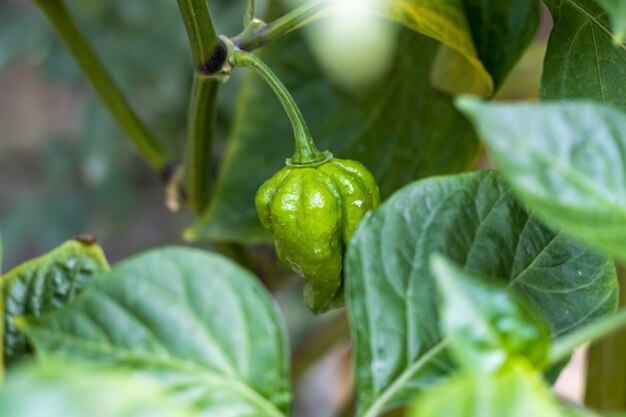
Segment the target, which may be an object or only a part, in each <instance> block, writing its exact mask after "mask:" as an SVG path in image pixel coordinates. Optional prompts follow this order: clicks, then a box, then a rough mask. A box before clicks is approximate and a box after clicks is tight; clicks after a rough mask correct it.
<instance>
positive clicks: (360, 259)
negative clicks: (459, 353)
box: [345, 171, 617, 417]
mask: <svg viewBox="0 0 626 417" xmlns="http://www.w3.org/2000/svg"><path fill="white" fill-rule="evenodd" d="M435 252H439V253H441V254H442V255H444V256H446V257H448V258H449V259H451V260H452V261H454V262H456V263H457V264H459V265H463V269H464V270H465V271H467V272H469V273H472V274H474V275H477V276H481V277H485V279H489V280H493V281H494V282H499V283H501V284H506V285H508V286H509V287H511V288H512V289H515V290H516V291H517V292H518V293H520V294H521V295H522V296H523V297H524V298H525V299H526V300H527V301H528V302H529V303H530V304H531V305H532V306H534V307H535V308H537V309H538V311H540V312H541V314H542V315H543V316H544V317H545V318H546V319H547V321H548V322H549V324H550V327H551V331H552V336H553V337H558V336H559V335H562V334H566V333H568V332H571V331H573V330H574V329H576V328H577V327H579V326H581V325H582V324H584V323H586V322H589V321H591V320H594V319H595V318H597V317H600V316H603V315H604V314H606V313H608V312H611V311H614V310H615V307H616V300H617V283H616V276H615V268H614V266H613V264H612V262H611V260H610V259H608V258H607V257H605V256H602V255H600V254H598V253H597V252H595V251H593V250H591V249H589V248H588V247H586V246H584V245H581V244H579V243H577V242H576V241H574V240H572V239H571V238H569V237H567V236H566V235H564V234H562V233H558V232H556V231H554V230H551V229H549V228H548V227H546V226H545V225H543V224H542V223H540V222H539V221H538V220H537V219H536V218H534V217H533V216H531V215H529V213H528V212H527V211H526V210H525V209H524V207H523V206H522V205H521V204H520V203H519V202H518V201H517V200H516V199H515V198H514V196H513V193H512V192H511V189H510V188H509V187H508V186H507V185H506V184H505V183H504V181H503V180H502V179H501V178H500V177H499V176H498V175H497V174H496V173H494V172H491V171H481V172H476V173H471V174H464V175H458V176H448V177H436V178H431V179H427V180H423V181H419V182H416V183H414V184H411V185H409V186H407V187H405V188H404V189H402V190H401V191H399V192H397V193H396V194H394V195H393V196H392V197H391V198H390V199H389V200H388V201H387V202H385V203H384V204H383V205H382V206H381V207H380V208H379V209H377V210H375V211H374V212H372V213H371V214H370V215H368V216H366V218H365V220H364V221H363V222H362V223H361V226H359V228H358V229H357V231H356V233H355V235H354V237H353V239H352V242H351V246H350V248H349V249H348V254H347V261H346V275H345V283H346V284H345V285H346V297H347V300H346V302H347V307H348V313H349V318H350V323H351V326H352V336H353V343H354V352H355V362H356V370H355V372H356V375H355V381H356V386H357V389H358V394H359V401H360V404H361V414H363V413H365V415H367V416H368V417H370V416H374V415H376V413H378V412H380V411H382V410H384V409H385V408H388V407H390V406H392V405H397V404H400V403H403V402H405V401H407V400H408V399H410V398H412V397H413V395H414V394H415V393H416V392H417V391H419V390H421V389H423V388H425V387H427V386H429V385H430V384H432V383H433V381H435V380H437V379H439V378H440V377H442V376H444V375H447V374H448V373H449V372H451V371H452V370H454V367H453V366H452V365H451V362H450V361H449V359H448V357H447V355H446V352H445V347H446V346H445V342H442V336H441V332H440V330H439V328H440V324H439V315H438V313H437V311H438V305H437V300H436V297H435V296H434V295H435V291H436V290H435V286H434V285H435V284H434V280H433V278H432V274H431V272H430V270H429V258H430V256H431V255H432V254H433V253H435Z"/></svg>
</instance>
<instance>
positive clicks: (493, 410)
mask: <svg viewBox="0 0 626 417" xmlns="http://www.w3.org/2000/svg"><path fill="white" fill-rule="evenodd" d="M409 416H412V417H530V416H537V417H538V416H541V417H561V416H562V414H561V409H560V407H559V405H558V403H557V402H556V401H555V399H554V398H553V397H552V395H551V394H550V390H549V389H548V387H547V386H546V383H545V382H544V380H543V378H542V376H541V374H540V373H538V372H536V371H534V370H533V369H531V368H530V367H528V366H525V365H524V364H523V363H521V364H517V366H516V367H515V368H513V369H512V370H511V371H509V372H506V373H501V374H498V375H489V376H486V375H480V374H465V375H459V376H457V377H454V378H451V379H450V380H447V381H445V382H443V383H442V384H440V385H438V386H437V387H436V388H434V389H432V390H430V391H427V392H426V393H424V395H421V396H420V397H419V398H418V399H417V401H416V402H415V404H414V407H413V408H412V410H411V412H410V413H409Z"/></svg>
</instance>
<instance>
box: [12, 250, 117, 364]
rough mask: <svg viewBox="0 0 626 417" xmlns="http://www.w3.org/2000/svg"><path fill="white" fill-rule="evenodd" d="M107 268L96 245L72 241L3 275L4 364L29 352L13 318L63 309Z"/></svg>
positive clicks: (34, 315) (28, 347)
mask: <svg viewBox="0 0 626 417" xmlns="http://www.w3.org/2000/svg"><path fill="white" fill-rule="evenodd" d="M108 268H109V267H108V264H107V261H106V259H105V257H104V254H103V253H102V250H101V249H100V247H99V246H98V245H96V244H94V243H91V242H88V241H84V240H71V241H69V242H66V243H65V244H63V245H61V246H59V247H58V248H56V249H55V250H53V251H52V252H49V253H47V254H46V255H44V256H42V257H39V258H36V259H33V260H31V261H29V262H26V263H24V264H22V265H20V266H18V267H17V268H15V269H13V270H11V271H9V272H7V273H6V274H5V275H2V276H1V277H0V286H1V288H2V301H3V303H4V309H3V313H4V316H3V321H4V326H5V332H4V335H3V341H4V362H5V363H6V364H7V365H11V364H12V363H14V362H15V361H17V360H18V359H20V357H22V356H24V355H26V354H27V353H29V351H30V346H29V345H28V343H27V342H26V338H25V337H24V336H23V335H22V334H20V333H19V331H18V330H17V328H16V326H15V323H14V320H13V319H14V318H16V317H18V316H32V317H38V316H40V315H42V314H46V313H49V312H51V311H54V310H56V309H58V308H61V307H63V306H64V305H65V304H67V303H68V302H69V301H71V300H72V299H73V298H74V297H75V296H76V294H77V293H78V292H79V291H80V290H81V289H82V288H83V287H84V286H85V284H86V283H87V281H88V280H89V279H90V278H91V277H93V276H94V275H96V274H99V273H101V272H104V271H106V270H108Z"/></svg>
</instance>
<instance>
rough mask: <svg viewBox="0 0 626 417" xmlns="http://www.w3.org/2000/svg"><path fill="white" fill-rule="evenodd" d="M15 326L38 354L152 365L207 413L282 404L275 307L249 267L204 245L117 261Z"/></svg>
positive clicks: (285, 390)
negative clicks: (56, 306) (69, 296)
mask: <svg viewBox="0 0 626 417" xmlns="http://www.w3.org/2000/svg"><path fill="white" fill-rule="evenodd" d="M24 329H25V331H26V333H27V335H28V337H29V338H30V339H31V340H32V342H33V343H34V345H35V347H36V350H37V353H38V354H40V355H41V356H42V357H47V356H50V355H53V356H62V357H65V358H67V359H71V360H73V361H89V362H96V363H105V364H115V365H118V366H120V367H125V368H129V369H133V370H143V371H152V374H154V375H158V376H159V377H160V378H161V379H162V380H163V381H165V382H167V383H169V384H170V385H171V387H172V389H176V390H177V391H180V392H181V395H185V396H187V398H188V401H189V402H190V403H193V405H194V406H195V407H197V408H199V409H202V410H203V411H204V412H207V413H215V415H220V416H221V415H229V416H257V415H264V416H265V415H267V416H282V415H283V412H281V411H279V410H283V411H286V410H287V409H288V408H289V404H290V393H289V382H288V371H287V357H288V348H287V345H286V341H285V334H284V329H283V325H282V321H281V318H280V315H279V313H278V309H277V307H276V305H275V304H274V302H273V300H272V299H271V297H270V296H269V295H268V293H267V291H266V290H265V289H264V288H263V287H262V286H261V284H259V282H258V280H257V279H255V277H253V276H252V275H251V274H250V273H248V272H247V271H245V270H243V269H241V268H240V267H238V266H236V265H235V264H233V263H231V262H230V261H227V260H226V259H225V258H222V257H220V256H217V255H213V254H210V253H207V252H204V251H199V250H194V249H186V248H169V249H161V250H154V251H151V252H148V253H145V254H143V255H139V256H137V257H135V258H132V259H130V260H128V261H125V262H123V263H121V264H119V265H117V266H116V267H115V268H113V269H112V270H111V271H110V272H108V273H106V274H103V275H101V276H100V277H99V278H97V279H95V280H93V281H92V282H90V284H89V286H88V287H87V288H86V289H85V291H84V292H83V293H82V294H81V295H80V296H79V297H78V298H77V299H76V300H75V301H74V302H73V303H71V304H70V305H68V306H67V307H65V308H64V309H62V310H60V311H58V312H57V313H54V314H51V315H48V316H46V317H44V318H42V319H39V320H35V321H32V322H31V321H27V322H26V323H24ZM220 413H222V414H220Z"/></svg>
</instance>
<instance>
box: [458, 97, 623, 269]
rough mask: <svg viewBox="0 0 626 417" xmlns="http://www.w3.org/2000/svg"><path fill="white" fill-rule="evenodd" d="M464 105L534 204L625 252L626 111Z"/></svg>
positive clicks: (571, 228)
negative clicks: (625, 112)
mask: <svg viewBox="0 0 626 417" xmlns="http://www.w3.org/2000/svg"><path fill="white" fill-rule="evenodd" d="M459 107H460V108H462V109H463V111H464V112H465V113H466V114H467V115H468V116H469V117H470V118H471V119H472V120H473V121H474V123H475V125H476V127H477V130H478V131H479V132H480V134H481V136H482V137H483V139H484V140H485V142H486V143H487V146H488V148H489V151H490V154H491V155H492V157H493V158H494V160H495V161H496V163H497V164H498V166H499V167H500V168H501V170H502V172H503V173H504V175H505V176H506V178H507V179H508V180H509V181H510V183H511V184H512V185H513V187H514V188H515V190H516V192H517V193H518V194H519V195H520V197H521V198H522V199H523V201H524V202H525V203H526V204H528V206H529V207H531V208H532V209H533V210H535V211H536V212H537V214H538V215H539V216H541V217H543V218H544V219H545V220H546V221H547V222H548V223H549V224H551V225H554V226H558V227H562V228H563V229H564V230H565V231H566V232H567V233H570V234H572V235H575V236H577V237H578V238H580V239H583V240H585V241H587V242H589V243H590V244H593V245H595V246H597V247H599V248H602V249H603V250H606V251H607V252H609V253H610V254H611V255H613V256H616V257H619V258H621V259H626V249H625V246H624V244H625V243H626V222H625V220H626V159H625V157H626V114H624V113H622V112H620V111H618V110H615V109H613V108H611V107H608V106H604V105H600V104H592V103H552V104H519V105H517V104H487V103H481V102H479V101H476V100H473V99H465V100H463V101H460V102H459Z"/></svg>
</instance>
